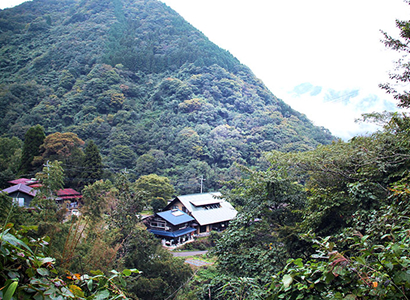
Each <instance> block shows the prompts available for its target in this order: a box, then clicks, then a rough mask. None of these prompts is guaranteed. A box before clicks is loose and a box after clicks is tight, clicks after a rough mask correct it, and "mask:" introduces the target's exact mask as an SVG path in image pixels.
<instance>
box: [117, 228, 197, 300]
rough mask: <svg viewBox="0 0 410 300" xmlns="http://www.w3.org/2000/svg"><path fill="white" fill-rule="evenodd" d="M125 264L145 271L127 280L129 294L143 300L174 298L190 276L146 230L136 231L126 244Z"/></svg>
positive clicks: (182, 262)
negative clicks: (174, 294)
mask: <svg viewBox="0 0 410 300" xmlns="http://www.w3.org/2000/svg"><path fill="white" fill-rule="evenodd" d="M125 252H126V255H125V257H124V264H125V266H126V267H127V268H128V267H129V268H137V266H138V267H139V269H138V270H140V271H141V272H142V274H143V275H142V276H140V277H138V278H135V277H134V278H129V280H128V279H127V282H128V284H127V287H128V291H129V292H131V293H133V294H135V295H136V296H138V297H139V298H140V299H147V300H162V299H166V298H168V297H171V296H172V295H173V293H174V292H176V291H177V290H178V288H180V287H181V286H182V285H183V284H184V283H185V282H186V281H187V280H188V279H189V278H190V277H191V276H192V269H191V268H190V267H189V266H188V264H185V263H184V260H183V259H180V258H176V257H173V256H172V254H171V253H170V252H168V251H167V250H165V249H164V248H162V246H161V245H160V243H159V242H158V240H157V239H156V238H155V237H154V236H153V235H152V234H151V233H149V232H148V231H147V230H145V229H138V230H136V231H135V232H134V233H133V235H132V236H131V238H130V239H129V240H128V243H127V244H126V251H125Z"/></svg>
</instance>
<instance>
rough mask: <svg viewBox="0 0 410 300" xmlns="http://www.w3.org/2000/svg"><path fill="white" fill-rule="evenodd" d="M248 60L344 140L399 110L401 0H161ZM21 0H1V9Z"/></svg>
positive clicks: (408, 13) (283, 95) (408, 15)
mask: <svg viewBox="0 0 410 300" xmlns="http://www.w3.org/2000/svg"><path fill="white" fill-rule="evenodd" d="M161 1H162V2H164V3H165V4H167V5H168V6H170V7H171V8H173V9H174V10H175V11H176V12H178V13H179V14H180V15H181V16H182V17H183V18H184V19H185V20H187V21H188V22H189V23H191V24H192V25H193V26H194V27H196V28H197V29H198V30H200V31H202V32H203V33H204V34H205V35H206V36H207V37H208V38H209V39H210V40H211V41H212V42H214V43H215V44H217V45H218V46H219V47H221V48H223V49H225V50H228V51H229V52H230V53H231V54H233V55H234V56H235V57H236V58H238V59H239V61H240V62H241V63H242V64H244V65H246V66H248V67H249V68H250V69H251V70H252V71H253V73H254V74H255V75H256V76H257V77H258V78H259V79H261V80H262V81H263V82H264V84H265V85H266V86H267V87H268V88H269V89H270V90H271V92H272V93H273V94H274V95H275V96H277V97H278V98H280V99H282V100H283V101H285V102H286V103H288V104H289V105H290V106H291V107H292V108H294V109H295V110H297V111H299V112H302V113H304V114H306V115H307V117H308V118H309V119H310V120H312V121H313V123H314V124H315V125H318V126H324V127H326V128H327V129H329V130H330V131H331V132H332V134H334V135H335V136H337V137H340V138H342V139H344V140H348V139H350V138H352V137H353V136H355V135H364V134H367V133H369V132H372V131H374V130H376V129H377V128H376V127H375V126H374V125H372V124H364V123H357V122H355V120H356V119H357V118H360V116H361V114H362V113H371V112H375V111H376V112H382V111H385V110H387V111H395V110H397V107H396V105H395V102H394V100H393V99H392V97H391V96H390V95H387V94H386V93H385V92H384V91H383V90H381V89H380V88H379V86H378V85H379V84H380V83H385V82H387V81H388V74H389V72H390V71H393V70H394V66H395V65H394V61H395V60H397V58H398V56H397V53H395V52H394V51H393V50H390V49H388V48H386V47H385V46H384V45H383V43H382V42H381V40H382V39H383V35H382V33H381V32H380V30H383V31H386V32H387V33H388V34H390V35H392V36H398V33H399V31H398V29H397V28H396V27H395V20H396V19H399V20H409V19H410V5H408V4H406V3H405V2H404V1H403V0H344V1H336V0H310V1H306V0H286V1H284V0H252V1H249V0H161ZM21 2H23V1H21V0H0V8H6V7H12V6H14V5H17V4H19V3H21Z"/></svg>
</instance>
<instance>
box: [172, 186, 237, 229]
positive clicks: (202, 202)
mask: <svg viewBox="0 0 410 300" xmlns="http://www.w3.org/2000/svg"><path fill="white" fill-rule="evenodd" d="M168 209H179V210H181V211H183V212H185V213H187V214H188V215H190V216H191V217H193V218H194V219H195V223H193V224H192V226H193V227H194V228H195V227H196V232H195V233H196V234H198V235H200V234H207V233H209V232H210V231H211V230H217V231H221V230H224V229H225V228H226V227H227V226H228V224H229V221H230V220H232V219H233V218H235V217H236V215H237V213H238V212H237V211H236V210H235V208H233V206H232V205H231V204H230V203H229V202H228V201H226V200H225V199H223V198H221V193H219V192H215V193H203V194H192V195H183V196H178V197H176V198H175V199H173V200H172V201H171V202H170V203H168V205H167V206H166V207H165V208H164V210H168Z"/></svg>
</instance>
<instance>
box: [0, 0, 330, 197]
mask: <svg viewBox="0 0 410 300" xmlns="http://www.w3.org/2000/svg"><path fill="white" fill-rule="evenodd" d="M0 69H1V72H0V108H1V109H0V134H1V135H2V136H3V137H7V138H11V137H14V136H16V137H18V138H19V139H23V138H24V135H25V133H26V132H27V130H28V129H29V128H30V127H32V126H35V125H37V124H39V125H41V126H43V127H44V130H45V133H46V135H49V134H52V133H56V132H72V133H75V134H77V135H78V137H79V138H80V139H82V140H83V141H87V140H93V141H94V142H95V143H96V145H97V146H98V148H99V149H100V151H101V154H102V157H103V163H104V165H105V166H106V168H107V169H106V171H108V172H106V173H110V172H116V171H118V170H120V169H124V168H127V170H129V172H131V175H132V176H134V178H138V177H139V176H141V175H148V174H152V173H155V174H158V175H162V176H167V177H168V178H170V179H171V181H172V183H173V184H174V185H175V187H176V189H177V191H178V192H179V193H192V192H199V187H200V184H199V180H198V178H199V177H201V176H204V178H205V179H206V182H205V187H204V188H205V191H207V190H215V189H217V188H219V187H220V182H221V181H223V180H229V179H233V178H235V177H236V176H237V174H238V172H237V170H236V169H235V168H234V167H232V164H233V163H234V162H237V163H241V164H248V165H252V166H257V165H261V164H263V163H262V162H261V161H260V160H259V158H260V156H261V153H263V152H264V151H271V150H280V151H305V150H311V149H314V148H315V147H317V146H318V145H319V144H328V143H330V142H331V141H332V140H333V139H334V137H332V136H331V134H330V133H329V131H328V130H326V129H324V128H321V127H316V126H314V125H313V124H312V123H311V122H310V121H309V120H308V119H307V118H306V117H305V116H304V115H302V114H300V113H298V112H296V111H294V110H293V109H292V108H291V107H289V106H288V105H287V104H285V103H284V102H283V101H282V100H280V99H278V98H276V97H275V96H274V95H273V94H272V93H271V92H270V91H269V90H268V89H267V88H266V87H265V86H264V84H263V83H262V82H261V81H260V80H259V79H257V78H256V77H255V76H254V75H253V73H252V72H251V71H250V70H249V68H247V67H246V66H244V65H242V64H241V63H240V62H239V61H238V60H237V59H236V58H235V57H233V56H232V55H231V54H230V53H229V52H227V51H225V50H222V49H220V48H219V47H218V46H217V45H215V44H213V43H212V42H210V41H209V40H208V39H207V38H206V36H204V35H203V34H202V33H201V32H200V31H198V30H197V29H195V28H194V27H192V26H191V25H190V24H189V23H187V22H186V21H185V20H184V19H183V18H182V17H181V16H179V15H178V14H177V13H176V12H174V11H173V10H172V9H170V8H169V7H167V6H166V5H165V4H163V3H161V2H159V1H157V0H136V1H131V0H112V1H111V0H110V1H109V0H98V1H96V0H83V1H76V0H64V1H53V0H34V1H30V2H27V3H23V4H22V5H19V6H17V7H15V8H12V9H5V10H2V11H0ZM34 174H35V173H29V172H27V174H25V175H26V176H27V177H29V176H34ZM10 179H11V178H10Z"/></svg>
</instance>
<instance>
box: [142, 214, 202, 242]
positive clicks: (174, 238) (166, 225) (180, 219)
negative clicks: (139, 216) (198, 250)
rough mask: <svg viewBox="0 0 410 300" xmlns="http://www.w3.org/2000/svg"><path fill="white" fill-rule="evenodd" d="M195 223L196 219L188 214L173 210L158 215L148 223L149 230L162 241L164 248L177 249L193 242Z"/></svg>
mask: <svg viewBox="0 0 410 300" xmlns="http://www.w3.org/2000/svg"><path fill="white" fill-rule="evenodd" d="M193 221H194V218H192V217H191V216H189V215H188V214H186V213H184V212H182V211H180V210H178V209H172V210H167V211H163V212H159V213H156V214H155V215H154V217H152V218H150V219H149V220H148V221H147V222H146V223H147V225H148V230H149V231H150V232H151V233H153V234H154V235H155V236H156V237H158V238H161V239H162V245H163V246H170V247H176V246H179V245H181V244H184V243H186V242H188V241H191V240H193V233H194V232H195V229H194V228H192V227H191V224H192V222H193Z"/></svg>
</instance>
